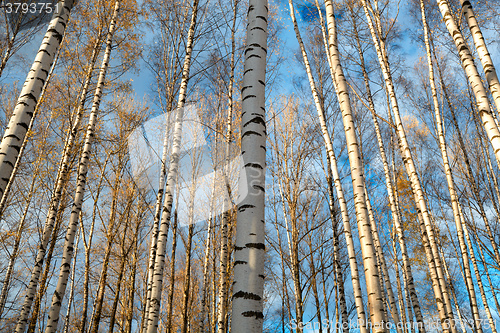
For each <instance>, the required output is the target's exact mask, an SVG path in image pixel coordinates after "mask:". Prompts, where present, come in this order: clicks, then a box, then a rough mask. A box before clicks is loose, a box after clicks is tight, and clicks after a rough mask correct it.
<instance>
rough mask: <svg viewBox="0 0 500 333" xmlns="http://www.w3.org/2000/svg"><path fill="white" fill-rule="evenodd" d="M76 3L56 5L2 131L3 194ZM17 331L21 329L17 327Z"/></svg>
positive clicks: (0, 173)
mask: <svg viewBox="0 0 500 333" xmlns="http://www.w3.org/2000/svg"><path fill="white" fill-rule="evenodd" d="M75 3H76V1H74V0H64V1H61V2H58V3H57V5H56V6H55V8H54V14H53V16H52V20H51V21H50V24H49V27H48V28H47V33H46V34H45V36H44V38H43V41H42V44H41V45H40V49H39V50H38V52H37V55H36V57H35V60H34V62H33V65H32V67H31V70H30V71H29V73H28V76H27V77H26V81H25V83H24V85H23V88H22V90H21V94H20V96H19V99H18V100H17V104H16V107H15V109H14V113H13V114H12V116H11V118H10V120H9V124H8V126H7V129H6V130H5V133H4V135H3V139H2V141H1V143H0V194H2V195H3V193H4V192H5V187H6V186H7V183H8V181H9V179H10V176H11V174H12V170H13V168H14V165H15V164H16V161H17V158H18V156H19V149H20V148H21V146H22V144H23V142H24V139H25V136H26V133H27V131H28V127H29V124H30V121H31V118H32V117H33V112H34V110H35V106H36V104H37V102H38V99H39V97H40V94H41V92H42V89H43V86H44V84H45V81H46V79H47V77H48V74H49V71H50V68H51V66H52V62H53V61H54V58H55V56H56V54H57V50H58V49H59V45H60V44H61V41H62V38H63V35H64V31H65V30H66V25H67V22H68V18H69V14H70V12H71V9H72V8H73V6H74V5H75ZM24 312H26V311H24ZM28 312H29V309H28ZM26 320H27V316H23V317H22V318H20V320H19V321H20V322H23V323H25V322H26ZM20 328H21V327H20ZM16 331H17V332H19V331H20V330H17V329H16Z"/></svg>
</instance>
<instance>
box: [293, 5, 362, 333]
mask: <svg viewBox="0 0 500 333" xmlns="http://www.w3.org/2000/svg"><path fill="white" fill-rule="evenodd" d="M289 4H290V15H291V18H292V21H293V23H294V30H295V35H296V37H297V41H298V42H299V46H300V48H301V52H302V57H303V60H304V64H305V66H306V72H307V75H308V79H309V84H310V86H311V91H312V94H313V98H314V101H315V106H316V110H317V112H318V117H319V120H320V125H321V132H322V135H323V140H324V141H325V148H326V152H327V155H328V161H329V167H330V169H331V173H332V176H333V181H334V184H335V189H336V191H337V198H338V201H339V204H340V210H341V212H342V220H343V224H344V233H345V238H346V245H347V249H348V254H349V265H350V269H351V279H352V285H353V291H354V300H355V305H356V313H357V316H358V323H359V325H360V326H359V328H360V330H361V333H367V332H368V328H367V326H366V325H367V321H366V314H365V311H364V305H363V296H362V293H361V284H360V278H359V271H358V264H357V260H356V251H355V249H354V242H353V239H352V232H351V225H350V222H349V214H348V209H347V202H346V200H345V197H344V190H343V189H342V184H341V182H340V175H339V172H338V168H337V161H336V158H335V155H334V151H333V144H332V140H331V138H330V133H329V132H328V130H327V127H326V117H325V113H324V110H323V108H322V107H321V103H320V101H319V97H318V94H317V89H316V85H315V83H314V79H313V77H312V72H311V69H310V65H309V60H308V58H307V53H306V52H305V48H304V43H303V42H302V38H301V36H300V31H299V29H298V26H297V23H296V20H295V11H294V8H293V3H292V2H291V1H289ZM329 59H330V58H329ZM332 76H333V75H332ZM346 325H347V324H346Z"/></svg>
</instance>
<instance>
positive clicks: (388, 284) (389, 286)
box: [365, 188, 404, 333]
mask: <svg viewBox="0 0 500 333" xmlns="http://www.w3.org/2000/svg"><path fill="white" fill-rule="evenodd" d="M365 196H366V198H367V199H366V207H367V209H368V217H369V219H370V224H371V229H372V235H373V241H374V243H375V249H376V251H377V254H378V258H379V262H380V263H379V266H380V268H381V271H382V273H383V274H382V275H383V277H384V282H385V289H386V292H387V298H388V299H387V301H388V302H389V308H390V312H391V316H392V320H393V321H394V324H396V332H398V333H402V331H401V319H400V317H399V312H398V308H397V306H396V299H395V298H394V292H393V290H392V283H391V279H390V276H389V270H388V269H387V263H386V261H385V257H384V251H383V249H382V244H381V243H380V239H379V235H378V230H377V224H376V221H375V216H374V215H373V209H372V205H371V202H370V198H368V191H367V190H366V188H365ZM382 275H381V276H380V277H381V278H382ZM381 289H382V290H383V285H382V284H381ZM400 311H404V309H403V308H401V309H400Z"/></svg>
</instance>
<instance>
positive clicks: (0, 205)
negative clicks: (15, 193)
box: [0, 37, 64, 219]
mask: <svg viewBox="0 0 500 333" xmlns="http://www.w3.org/2000/svg"><path fill="white" fill-rule="evenodd" d="M63 38H64V37H63ZM60 50H61V48H58V49H57V53H56V56H55V59H54V63H53V64H52V66H51V67H50V72H49V74H48V75H47V79H46V80H45V83H44V85H43V88H42V91H41V93H40V97H39V98H38V101H37V103H36V106H35V110H34V111H33V116H32V118H31V120H30V124H29V126H28V131H27V133H29V132H30V131H31V129H32V127H33V124H34V122H35V119H36V116H37V115H38V111H39V110H40V103H41V101H42V100H43V96H44V95H45V92H46V91H47V86H48V85H49V82H50V79H51V77H52V73H54V68H55V67H56V65H57V60H58V59H59V51H60ZM0 76H1V71H0ZM50 119H51V118H50ZM49 125H50V123H49V124H47V128H48V126H49ZM28 141H29V138H26V140H24V142H23V144H22V145H21V148H20V149H19V155H18V157H17V160H16V164H15V165H14V168H13V169H12V173H11V175H10V178H9V182H8V183H7V185H6V186H5V190H4V192H3V194H2V199H1V200H0V219H2V216H3V213H4V212H5V208H6V205H7V199H8V198H9V193H10V189H11V188H12V185H14V179H15V178H16V174H17V170H18V169H19V166H20V165H21V160H22V156H23V155H24V149H25V148H26V145H27V144H28Z"/></svg>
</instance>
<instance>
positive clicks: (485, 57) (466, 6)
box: [460, 0, 500, 110]
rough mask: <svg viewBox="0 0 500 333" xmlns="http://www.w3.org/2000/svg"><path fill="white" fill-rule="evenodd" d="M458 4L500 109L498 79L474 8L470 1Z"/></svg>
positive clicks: (462, 0) (461, 0) (464, 0)
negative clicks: (460, 6)
mask: <svg viewBox="0 0 500 333" xmlns="http://www.w3.org/2000/svg"><path fill="white" fill-rule="evenodd" d="M460 4H461V5H462V13H463V15H464V17H465V20H466V22H467V25H468V26H469V29H470V32H471V34H472V39H473V40H474V45H475V46H476V50H477V53H478V55H479V60H480V61H481V65H482V66H483V71H484V75H485V77H486V81H487V82H488V85H489V88H490V91H491V95H493V100H494V101H495V105H496V107H497V110H500V82H499V81H498V76H497V71H496V69H495V66H494V65H493V61H492V60H491V56H490V53H489V52H488V47H487V46H486V42H485V41H484V37H483V33H482V32H481V29H480V28H479V24H478V22H477V20H476V16H475V15H474V10H473V9H472V4H471V3H470V1H469V0H460Z"/></svg>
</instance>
